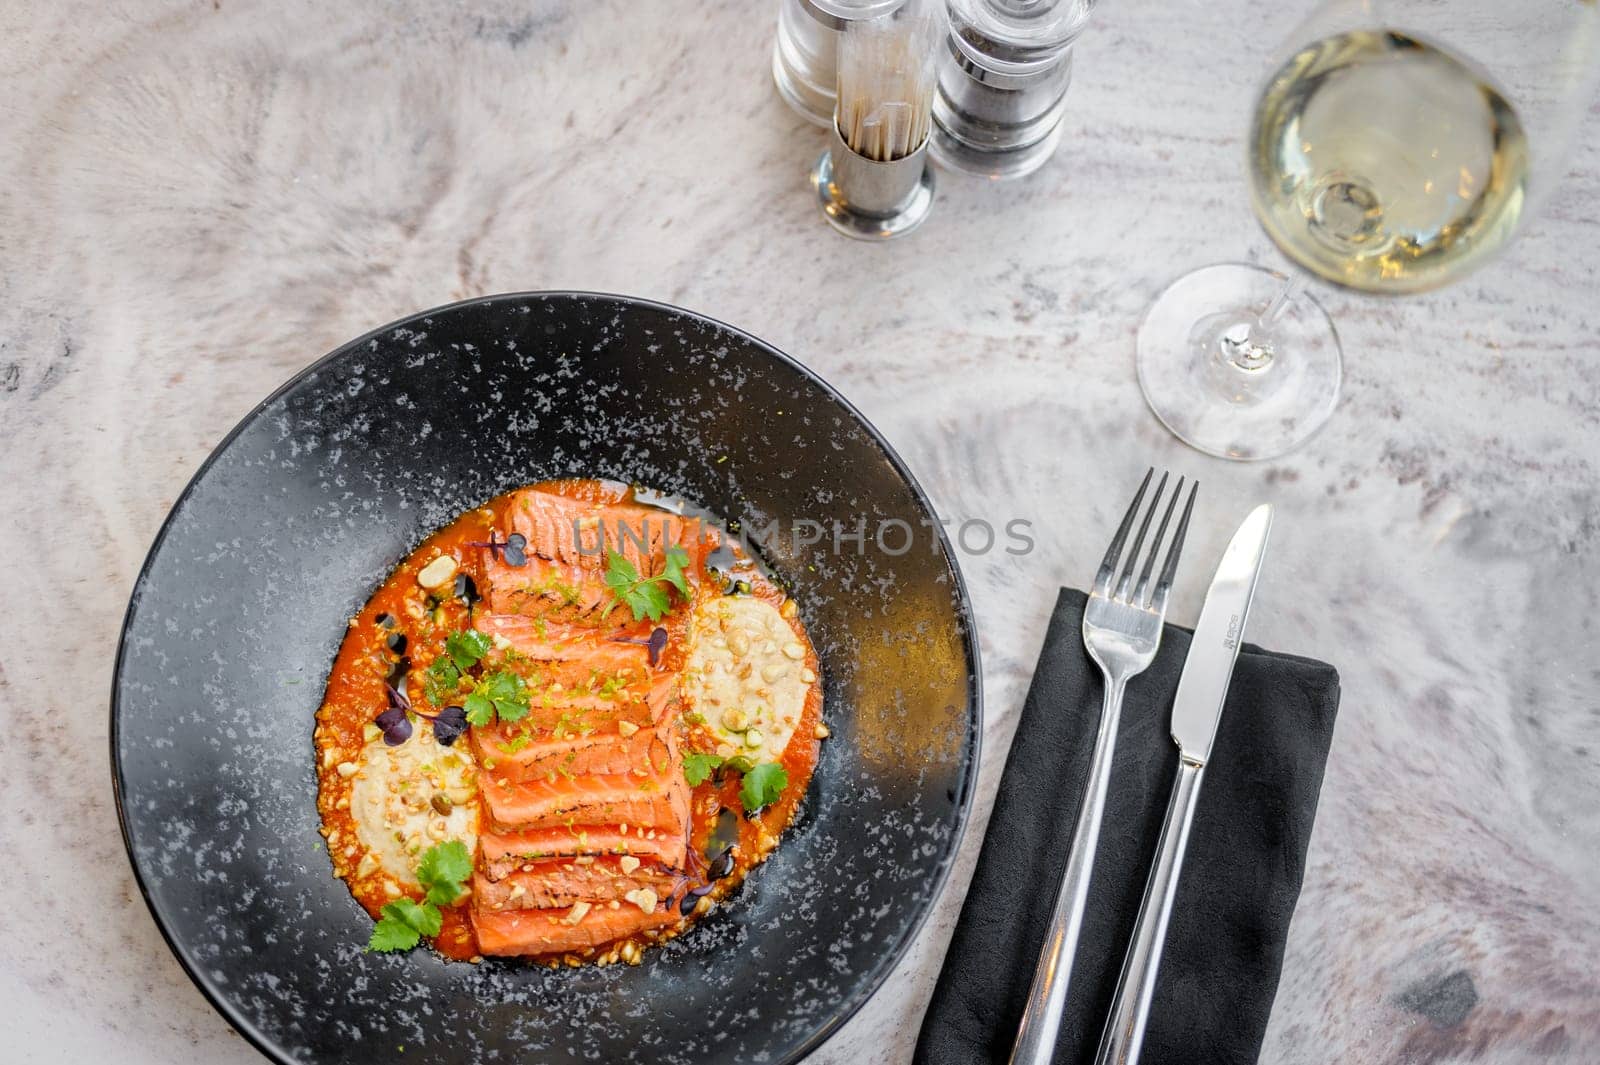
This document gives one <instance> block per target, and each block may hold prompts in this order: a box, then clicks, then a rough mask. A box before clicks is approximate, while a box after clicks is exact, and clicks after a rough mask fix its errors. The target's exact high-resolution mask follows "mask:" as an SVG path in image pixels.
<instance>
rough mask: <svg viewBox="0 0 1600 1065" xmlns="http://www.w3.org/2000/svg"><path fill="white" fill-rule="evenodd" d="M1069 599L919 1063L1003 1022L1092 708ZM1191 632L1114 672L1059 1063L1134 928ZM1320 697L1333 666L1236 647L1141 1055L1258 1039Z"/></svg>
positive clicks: (1327, 723) (1223, 1059)
mask: <svg viewBox="0 0 1600 1065" xmlns="http://www.w3.org/2000/svg"><path fill="white" fill-rule="evenodd" d="M1084 601H1085V596H1084V594H1083V593H1082V592H1078V591H1072V590H1063V591H1062V593H1061V596H1060V598H1059V599H1058V600H1057V601H1056V608H1055V613H1054V614H1053V615H1052V616H1051V619H1050V628H1049V631H1048V633H1047V634H1046V636H1045V643H1044V651H1043V653H1042V654H1041V655H1040V658H1039V666H1038V670H1037V671H1036V672H1035V674H1034V677H1033V684H1032V686H1031V687H1030V688H1029V689H1028V698H1027V702H1026V703H1025V704H1024V705H1023V708H1022V718H1021V721H1020V722H1019V723H1018V725H1017V732H1016V738H1015V739H1014V740H1013V741H1012V744H1011V753H1010V756H1009V757H1008V758H1007V759H1006V768H1005V774H1004V776H1003V777H1002V778H1001V780H1000V791H999V794H998V795H997V797H996V799H995V805H994V813H993V815H992V816H991V817H990V819H989V830H988V836H987V837H986V838H985V839H984V841H983V850H982V851H981V853H980V854H979V857H978V866H977V871H976V872H975V874H974V875H973V879H972V886H971V888H970V890H969V891H968V893H967V899H966V902H965V903H964V905H963V906H962V910H961V919H960V921H959V922H958V923H957V924H956V930H955V936H954V938H953V939H952V940H951V943H950V951H949V953H948V954H947V955H946V957H945V963H944V970H943V972H941V973H940V975H939V982H938V984H937V985H936V986H935V988H934V992H933V1000H932V1002H931V1004H930V1005H929V1007H928V1013H927V1017H926V1018H925V1019H924V1021H923V1025H922V1033H921V1035H920V1037H919V1039H918V1041H917V1050H916V1056H915V1058H914V1060H915V1061H916V1062H917V1063H918V1065H973V1063H975V1062H1005V1061H1006V1060H1007V1058H1008V1056H1009V1055H1010V1052H1011V1046H1012V1043H1013V1041H1014V1040H1015V1039H1016V1033H1017V1024H1018V1022H1019V1021H1020V1020H1021V1017H1022V1007H1023V1003H1024V1002H1025V1000H1026V999H1027V995H1028V987H1029V985H1030V983H1031V982H1032V980H1033V968H1034V965H1035V963H1036V961H1037V959H1038V956H1039V949H1040V946H1041V945H1042V943H1043V942H1044V936H1045V931H1046V929H1047V928H1048V926H1049V923H1050V914H1051V911H1052V909H1053V907H1054V905H1055V896H1056V889H1057V886H1058V885H1059V884H1060V883H1061V875H1062V872H1063V870H1064V869H1065V868H1066V864H1067V851H1068V849H1069V848H1070V846H1071V842H1072V830H1073V826H1074V824H1075V822H1076V820H1077V816H1078V808H1079V806H1080V805H1081V802H1082V797H1083V787H1084V780H1085V779H1086V778H1087V776H1088V773H1089V760H1090V753H1091V749H1092V747H1093V744H1094V733H1095V730H1096V728H1098V726H1099V720H1100V717H1099V715H1100V699H1101V691H1102V684H1101V678H1100V671H1099V669H1098V667H1096V666H1095V664H1094V663H1093V662H1091V661H1090V660H1089V657H1088V654H1087V653H1086V652H1085V651H1084V648H1083V638H1082V635H1081V625H1082V622H1083V607H1084ZM1190 635H1191V633H1190V632H1189V630H1186V629H1180V628H1177V627H1175V626H1172V625H1169V626H1167V628H1166V631H1165V632H1164V633H1163V635H1162V638H1161V650H1160V652H1159V653H1158V654H1157V655H1156V660H1155V662H1153V663H1152V664H1151V666H1150V668H1149V669H1148V670H1146V671H1145V672H1144V673H1142V674H1140V675H1139V676H1137V677H1135V678H1133V680H1132V681H1130V682H1129V684H1128V690H1127V695H1126V697H1125V700H1124V702H1123V707H1122V720H1121V725H1120V730H1119V732H1118V736H1117V751H1116V760H1115V761H1114V763H1113V766H1112V774H1111V784H1110V793H1109V797H1108V799H1107V803H1106V813H1105V820H1104V822H1103V824H1102V826H1101V830H1100V848H1099V852H1098V854H1097V856H1096V861H1095V867H1094V878H1093V880H1092V882H1091V883H1090V886H1089V904H1088V908H1087V911H1086V913H1085V916H1084V923H1083V932H1082V935H1081V938H1080V939H1079V941H1078V954H1077V958H1076V963H1075V965H1074V967H1073V970H1072V981H1071V984H1070V986H1069V989H1068V993H1067V1005H1066V1015H1065V1017H1064V1019H1063V1021H1062V1027H1061V1035H1060V1038H1059V1040H1058V1042H1057V1057H1056V1061H1057V1062H1060V1063H1067V1065H1071V1063H1077V1062H1092V1061H1093V1059H1094V1054H1095V1050H1096V1048H1097V1047H1098V1045H1099V1041H1100V1035H1101V1031H1102V1029H1103V1028H1104V1025H1105V1018H1106V1015H1107V1013H1108V1012H1109V1011H1110V1008H1111V997H1112V994H1113V993H1114V992H1115V990H1116V984H1117V976H1118V974H1119V973H1120V972H1121V969H1122V958H1123V954H1124V952H1125V951H1126V949H1127V946H1128V941H1129V940H1130V939H1131V938H1132V936H1133V926H1134V921H1135V919H1136V918H1137V916H1138V913H1139V903H1140V900H1141V899H1142V897H1143V895H1144V886H1145V879H1146V877H1147V876H1148V874H1149V870H1150V863H1151V861H1152V859H1153V858H1154V855H1155V849H1156V842H1157V838H1158V837H1159V835H1160V833H1161V822H1162V819H1163V817H1164V816H1165V814H1166V809H1167V800H1168V798H1169V797H1170V795H1171V789H1172V783H1173V781H1174V779H1175V776H1176V773H1177V767H1178V749H1177V746H1176V744H1174V743H1173V741H1172V736H1171V730H1170V722H1171V708H1172V697H1173V695H1174V694H1175V693H1176V691H1177V688H1178V674H1179V673H1180V671H1181V670H1182V669H1183V660H1184V656H1185V654H1187V652H1188V650H1189V639H1190ZM1338 707H1339V675H1338V673H1337V672H1335V671H1334V669H1333V667H1332V666H1329V665H1327V664H1326V663H1323V662H1317V661H1314V660H1312V659H1308V658H1297V657H1294V656H1291V655H1282V654H1274V653H1272V652H1269V651H1263V650H1262V649H1261V648H1259V647H1255V646H1253V645H1251V644H1245V646H1244V647H1243V649H1242V650H1241V652H1240V655H1239V662H1238V665H1237V666H1236V667H1235V669H1234V673H1233V683H1232V686H1231V687H1230V688H1229V690H1228V701H1227V705H1226V707H1225V708H1224V709H1223V713H1222V722H1221V725H1220V727H1219V729H1218V733H1217V738H1216V743H1215V745H1214V746H1213V748H1212V752H1211V754H1212V758H1211V763H1210V764H1209V765H1208V766H1207V768H1206V773H1205V780H1204V783H1203V784H1202V785H1201V790H1200V799H1199V806H1198V808H1197V809H1196V811H1195V817H1194V826H1193V828H1192V829H1191V832H1190V836H1189V846H1188V850H1187V851H1186V852H1185V857H1184V865H1183V871H1182V878H1181V880H1180V882H1179V886H1178V894H1177V898H1176V901H1175V902H1174V905H1173V913H1172V920H1171V923H1170V925H1169V926H1168V929H1167V939H1166V947H1165V950H1164V951H1163V952H1162V960H1161V970H1160V974H1159V975H1158V977H1157V980H1156V989H1155V997H1154V999H1153V1001H1152V1003H1151V1007H1150V1021H1149V1025H1148V1027H1147V1028H1146V1030H1145V1038H1144V1048H1143V1052H1142V1055H1141V1061H1142V1062H1143V1063H1144V1065H1180V1063H1181V1065H1233V1063H1239V1065H1244V1063H1248V1062H1254V1061H1255V1060H1256V1056H1257V1055H1258V1054H1259V1053H1260V1050H1261V1038H1262V1035H1263V1034H1264V1033H1265V1031H1266V1027H1267V1014H1268V1012H1269V1011H1270V1010H1271V1008H1272V997H1273V994H1274V993H1275V991H1276V990H1277V986H1278V973H1279V969H1280V968H1281V966H1282V964H1283V947H1284V940H1285V938H1286V937H1287V935H1288V932H1289V918H1290V916H1291V915H1292V914H1293V913H1294V905H1295V899H1296V897H1297V896H1298V895H1299V894H1300V880H1301V877H1302V875H1303V874H1304V872H1305V859H1306V846H1307V844H1308V843H1309V842H1310V838H1311V824H1312V821H1313V820H1314V818H1315V816H1316V812H1317V792H1318V790H1319V789H1320V788H1321V786H1322V770H1323V765H1324V763H1325V761H1326V760H1327V755H1328V744H1329V742H1330V741H1331V739H1332V737H1333V723H1334V715H1335V714H1336V713H1337V712H1338Z"/></svg>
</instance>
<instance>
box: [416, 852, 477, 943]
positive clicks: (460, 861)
mask: <svg viewBox="0 0 1600 1065" xmlns="http://www.w3.org/2000/svg"><path fill="white" fill-rule="evenodd" d="M471 876H472V855H471V854H469V853H467V845H466V844H465V843H462V842H461V841H460V840H458V839H452V840H447V841H445V842H444V843H435V844H434V845H433V846H431V847H429V848H428V849H427V850H425V851H423V852H422V860H421V861H420V862H418V863H417V881H418V882H419V883H420V884H421V885H422V886H423V887H424V888H426V889H427V891H428V902H430V903H432V904H433V905H435V906H449V905H450V904H451V903H453V902H455V901H456V899H458V898H460V897H461V892H462V891H463V890H464V886H465V883H466V881H467V879H468V878H469V877H471ZM423 931H426V930H425V929H424V930H423ZM428 935H438V932H437V931H434V932H428Z"/></svg>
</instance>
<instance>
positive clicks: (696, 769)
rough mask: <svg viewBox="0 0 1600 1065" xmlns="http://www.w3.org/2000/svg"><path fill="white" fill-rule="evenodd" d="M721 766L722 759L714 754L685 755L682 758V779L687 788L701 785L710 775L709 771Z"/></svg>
mask: <svg viewBox="0 0 1600 1065" xmlns="http://www.w3.org/2000/svg"><path fill="white" fill-rule="evenodd" d="M721 764H722V759H721V758H718V757H717V756H716V755H714V754H686V755H684V756H683V779H685V780H687V781H688V782H689V786H690V787H693V786H694V785H696V784H702V783H704V782H705V779H706V778H707V777H709V776H710V775H711V771H712V770H713V769H716V768H717V766H719V765H721Z"/></svg>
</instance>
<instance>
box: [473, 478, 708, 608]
mask: <svg viewBox="0 0 1600 1065" xmlns="http://www.w3.org/2000/svg"><path fill="white" fill-rule="evenodd" d="M500 524H501V525H502V526H504V528H503V529H502V530H500V531H501V532H503V533H504V534H506V535H509V534H510V533H520V534H522V535H523V536H524V537H525V538H526V539H527V547H526V549H525V553H526V555H527V561H526V563H525V564H524V565H522V566H512V565H510V564H509V563H508V562H506V560H505V558H504V557H503V553H500V552H491V553H490V556H489V557H488V558H486V559H485V564H484V578H485V581H486V582H487V585H488V592H487V598H488V602H489V609H490V611H491V612H493V613H495V614H525V615H528V616H530V617H538V618H546V619H550V620H558V621H570V622H574V623H577V624H589V625H595V624H599V623H600V618H599V616H598V615H599V614H600V613H602V612H603V611H604V608H605V607H606V606H608V605H610V604H611V603H613V602H615V600H614V598H613V597H612V594H611V590H610V589H609V588H607V587H606V585H605V579H604V574H605V569H606V565H607V553H608V552H611V551H615V552H617V553H618V554H620V555H622V556H623V557H624V558H626V559H627V560H628V561H629V562H630V563H632V564H633V567H634V569H636V570H637V571H638V572H639V573H640V574H642V575H645V576H650V575H654V574H658V573H660V572H661V571H662V570H663V569H664V568H665V565H666V552H667V548H669V547H679V548H682V549H683V550H684V551H685V552H686V553H687V554H688V556H689V570H690V572H691V573H699V572H700V571H701V569H702V568H703V566H704V562H705V557H706V555H707V554H708V553H709V552H710V551H712V550H713V549H714V548H715V547H716V546H717V543H718V542H719V540H720V537H719V535H718V534H717V532H716V530H715V529H714V528H713V527H712V526H710V525H708V524H706V523H705V522H702V521H700V520H698V519H685V518H681V517H679V516H678V515H676V514H671V513H669V512H667V511H663V510H657V509H655V508H653V507H645V506H640V505H638V504H630V503H607V504H597V503H591V502H585V501H582V500H576V499H571V498H569V497H567V496H561V495H556V494H554V493H551V492H546V491H542V490H540V489H536V488H527V489H523V490H522V491H520V492H517V493H515V494H513V495H512V497H511V498H510V500H508V501H507V503H506V509H505V512H504V515H503V518H502V521H501V523H500ZM615 616H616V615H615V614H613V617H615ZM622 617H623V619H625V618H626V615H625V614H624V615H623V616H622Z"/></svg>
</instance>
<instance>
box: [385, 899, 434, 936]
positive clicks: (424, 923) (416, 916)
mask: <svg viewBox="0 0 1600 1065" xmlns="http://www.w3.org/2000/svg"><path fill="white" fill-rule="evenodd" d="M391 910H392V912H393V913H394V914H395V916H397V917H399V918H400V919H401V920H403V921H404V922H405V923H406V924H408V925H410V926H411V927H412V928H415V929H416V930H417V931H418V932H420V933H421V934H422V935H425V936H436V935H438V934H439V929H440V928H442V927H444V915H443V914H441V913H440V912H439V907H437V906H435V905H433V903H431V902H417V901H415V900H413V899H407V898H399V899H395V900H394V901H393V902H391V903H389V904H388V905H386V906H384V908H383V913H385V914H388V913H390V912H391Z"/></svg>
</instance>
